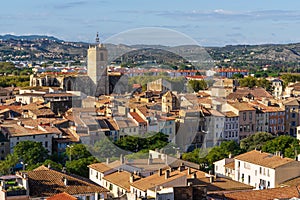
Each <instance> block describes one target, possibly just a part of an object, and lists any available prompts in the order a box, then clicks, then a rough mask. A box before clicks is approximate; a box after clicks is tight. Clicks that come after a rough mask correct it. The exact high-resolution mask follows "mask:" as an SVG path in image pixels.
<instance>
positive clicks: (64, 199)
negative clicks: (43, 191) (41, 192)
mask: <svg viewBox="0 0 300 200" xmlns="http://www.w3.org/2000/svg"><path fill="white" fill-rule="evenodd" d="M46 200H77V198H75V197H73V196H71V195H69V194H68V193H65V192H63V193H59V194H56V195H54V196H52V197H49V198H47V199H46Z"/></svg>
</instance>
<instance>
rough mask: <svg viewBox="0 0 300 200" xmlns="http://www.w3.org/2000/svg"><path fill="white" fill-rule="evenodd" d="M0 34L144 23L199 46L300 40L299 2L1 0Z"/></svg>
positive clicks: (73, 35) (62, 32)
mask: <svg viewBox="0 0 300 200" xmlns="http://www.w3.org/2000/svg"><path fill="white" fill-rule="evenodd" d="M1 8H2V9H1V12H0V34H1V35H3V34H14V35H30V34H41V35H49V36H55V37H57V38H59V39H63V40H66V41H83V42H93V41H94V38H95V35H96V32H99V34H100V38H101V40H103V41H105V40H107V39H109V38H110V37H112V36H113V35H115V34H119V33H121V32H126V31H128V30H132V29H140V28H145V27H156V28H164V29H170V30H174V31H177V32H179V33H182V34H185V35H186V36H187V37H190V38H192V39H193V40H195V41H197V42H198V44H199V45H201V46H224V45H234V44H265V43H294V42H300V1H297V0H285V1H283V0H251V1H250V0H248V1H246V0H185V1H184V0H160V1H159V0H63V1H62V0H39V1H37V0H26V1H24V0H10V1H5V0H4V1H1Z"/></svg>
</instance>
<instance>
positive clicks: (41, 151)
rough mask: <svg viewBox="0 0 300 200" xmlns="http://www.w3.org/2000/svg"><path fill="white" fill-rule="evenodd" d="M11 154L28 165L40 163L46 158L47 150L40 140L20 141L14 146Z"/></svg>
mask: <svg viewBox="0 0 300 200" xmlns="http://www.w3.org/2000/svg"><path fill="white" fill-rule="evenodd" d="M13 156H16V157H17V158H18V160H22V161H23V162H24V163H26V164H27V165H28V167H29V168H30V166H33V165H35V164H36V163H42V162H44V161H45V160H46V159H47V158H48V151H47V150H46V149H45V148H44V147H43V145H42V143H40V142H33V141H22V142H20V143H19V144H17V145H16V146H15V147H14V153H13Z"/></svg>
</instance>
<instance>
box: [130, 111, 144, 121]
mask: <svg viewBox="0 0 300 200" xmlns="http://www.w3.org/2000/svg"><path fill="white" fill-rule="evenodd" d="M129 114H130V115H131V116H132V118H133V119H134V120H135V121H137V122H138V123H147V122H146V121H145V120H144V119H143V118H142V117H141V116H140V115H139V114H137V113H136V112H130V113H129Z"/></svg>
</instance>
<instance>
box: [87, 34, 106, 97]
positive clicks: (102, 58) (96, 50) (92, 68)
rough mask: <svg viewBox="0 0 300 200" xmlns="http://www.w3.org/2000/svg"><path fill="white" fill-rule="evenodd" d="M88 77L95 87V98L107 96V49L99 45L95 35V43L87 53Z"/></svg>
mask: <svg viewBox="0 0 300 200" xmlns="http://www.w3.org/2000/svg"><path fill="white" fill-rule="evenodd" d="M87 59H88V62H87V64H88V65H87V67H88V76H89V77H90V79H91V81H92V83H93V84H94V85H93V87H95V89H94V91H95V94H94V95H95V96H99V95H106V94H108V86H109V83H108V75H107V49H106V48H105V46H104V45H103V44H101V43H100V40H99V35H98V33H97V37H96V43H95V44H93V45H90V46H89V49H88V52H87Z"/></svg>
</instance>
